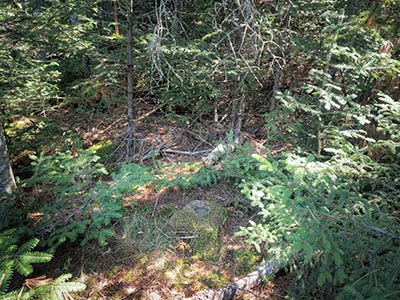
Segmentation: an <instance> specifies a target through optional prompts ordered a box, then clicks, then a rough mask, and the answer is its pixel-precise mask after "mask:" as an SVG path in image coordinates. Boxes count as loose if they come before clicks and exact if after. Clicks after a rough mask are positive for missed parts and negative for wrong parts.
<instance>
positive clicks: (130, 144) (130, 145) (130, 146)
mask: <svg viewBox="0 0 400 300" xmlns="http://www.w3.org/2000/svg"><path fill="white" fill-rule="evenodd" d="M127 17H128V33H127V51H128V78H127V81H128V137H127V145H126V156H127V158H128V157H130V156H132V155H133V152H134V138H135V137H134V135H135V123H134V114H135V113H134V107H133V59H132V30H133V0H131V1H130V6H129V11H128V16H127Z"/></svg>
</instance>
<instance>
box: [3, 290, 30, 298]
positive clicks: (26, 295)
mask: <svg viewBox="0 0 400 300" xmlns="http://www.w3.org/2000/svg"><path fill="white" fill-rule="evenodd" d="M23 289H24V288H22V290H19V291H12V292H10V293H7V294H5V295H0V300H16V299H18V300H30V299H33V296H34V290H28V289H27V290H25V291H24V290H23Z"/></svg>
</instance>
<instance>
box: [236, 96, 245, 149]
mask: <svg viewBox="0 0 400 300" xmlns="http://www.w3.org/2000/svg"><path fill="white" fill-rule="evenodd" d="M245 101H246V92H244V91H243V92H242V96H241V97H240V100H239V107H238V110H237V112H236V120H235V127H234V142H235V144H239V143H240V132H241V131H242V123H243V116H244V106H245Z"/></svg>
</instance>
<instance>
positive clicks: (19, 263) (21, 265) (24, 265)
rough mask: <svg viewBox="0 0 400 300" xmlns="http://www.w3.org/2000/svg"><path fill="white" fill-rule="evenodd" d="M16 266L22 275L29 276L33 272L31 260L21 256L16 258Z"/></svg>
mask: <svg viewBox="0 0 400 300" xmlns="http://www.w3.org/2000/svg"><path fill="white" fill-rule="evenodd" d="M15 267H16V268H17V270H18V272H19V273H20V274H21V275H24V276H28V275H29V274H31V273H32V272H33V267H32V265H31V264H30V263H29V262H26V261H24V259H23V258H22V257H21V256H18V257H17V258H16V259H15Z"/></svg>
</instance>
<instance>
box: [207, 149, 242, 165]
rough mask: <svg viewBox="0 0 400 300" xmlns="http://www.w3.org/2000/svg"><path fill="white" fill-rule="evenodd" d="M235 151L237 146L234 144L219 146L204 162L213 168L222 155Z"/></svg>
mask: <svg viewBox="0 0 400 300" xmlns="http://www.w3.org/2000/svg"><path fill="white" fill-rule="evenodd" d="M233 151H235V146H234V145H233V144H219V145H218V146H217V147H215V148H214V150H212V151H211V153H210V154H209V155H208V156H207V157H205V158H203V161H204V163H205V164H207V165H208V166H211V165H213V164H214V163H216V162H217V161H219V160H220V159H221V157H222V155H224V154H225V153H227V152H233Z"/></svg>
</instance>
